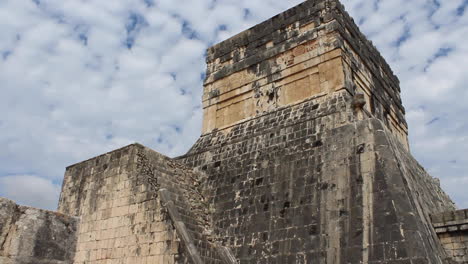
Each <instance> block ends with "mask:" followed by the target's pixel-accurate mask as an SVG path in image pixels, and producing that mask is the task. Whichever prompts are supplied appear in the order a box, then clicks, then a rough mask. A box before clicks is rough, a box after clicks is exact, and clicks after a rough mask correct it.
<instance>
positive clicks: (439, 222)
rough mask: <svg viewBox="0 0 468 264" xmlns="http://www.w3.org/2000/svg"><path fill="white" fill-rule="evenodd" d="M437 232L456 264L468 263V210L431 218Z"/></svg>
mask: <svg viewBox="0 0 468 264" xmlns="http://www.w3.org/2000/svg"><path fill="white" fill-rule="evenodd" d="M431 218H432V223H433V225H434V228H435V231H436V233H437V235H438V236H439V238H440V241H441V243H442V245H443V247H444V249H445V251H446V252H447V255H448V256H449V257H451V258H452V260H453V261H454V262H455V263H468V209H465V210H459V211H448V212H444V213H441V214H435V215H432V216H431Z"/></svg>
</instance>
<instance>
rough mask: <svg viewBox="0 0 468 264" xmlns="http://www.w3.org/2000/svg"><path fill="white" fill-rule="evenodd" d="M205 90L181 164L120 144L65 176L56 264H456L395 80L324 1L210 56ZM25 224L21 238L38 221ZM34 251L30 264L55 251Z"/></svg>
mask: <svg viewBox="0 0 468 264" xmlns="http://www.w3.org/2000/svg"><path fill="white" fill-rule="evenodd" d="M206 76H207V77H206V80H205V82H204V95H203V99H202V101H203V109H204V121H203V131H202V135H201V137H200V138H199V140H198V141H197V142H196V143H195V145H194V146H193V147H192V148H191V149H190V151H189V152H188V153H187V154H186V155H184V156H181V157H178V158H175V159H170V158H167V157H165V156H163V155H161V154H159V153H157V152H154V151H152V150H150V149H148V148H146V147H144V146H141V145H139V144H132V145H129V146H127V147H124V148H121V149H118V150H115V151H112V152H109V153H107V154H104V155H101V156H99V157H95V158H92V159H89V160H87V161H84V162H81V163H78V164H75V165H72V166H70V167H68V168H67V170H66V173H65V179H64V183H63V189H62V193H61V198H60V204H59V212H61V213H63V214H66V215H72V216H77V217H79V218H80V224H79V230H78V231H77V232H76V233H77V242H76V254H75V255H74V256H73V254H74V252H75V251H74V250H75V247H73V249H72V250H71V251H70V253H69V254H65V256H66V260H64V261H69V262H71V263H76V264H78V263H80V264H81V263H91V264H97V263H99V264H101V263H111V264H113V263H116V264H117V263H119V264H121V263H197V264H198V263H216V264H218V263H225V264H234V263H252V264H253V263H272V264H274V263H278V264H284V263H327V264H328V263H333V264H341V263H343V264H344V263H352V264H354V263H373V264H389V263H392V264H406V263H408V264H419V263H421V264H422V263H431V264H432V263H434V264H437V263H451V262H452V261H459V262H458V263H466V256H467V250H466V249H467V245H468V242H467V241H466V232H468V231H467V230H468V220H467V218H468V215H467V213H466V211H454V210H455V207H454V204H453V203H452V201H451V200H450V198H449V197H448V196H447V195H446V194H445V193H444V192H443V191H442V189H441V188H440V185H439V182H438V180H436V179H434V178H432V177H431V176H430V175H428V174H427V173H426V172H425V170H424V169H423V168H422V167H421V166H420V165H419V164H418V163H417V162H416V161H415V160H414V159H413V158H412V156H411V154H410V153H409V147H408V139H407V133H408V131H407V124H406V121H405V117H404V114H405V110H404V108H403V106H402V104H401V99H400V94H399V92H400V88H399V81H398V79H397V77H396V76H394V75H393V72H392V71H391V69H390V67H389V66H388V65H387V63H386V62H385V60H384V59H383V58H382V56H381V55H380V54H379V52H378V51H377V50H376V49H375V47H374V46H373V45H372V43H370V42H369V41H368V40H367V39H366V38H365V37H364V35H363V34H362V33H360V32H359V29H358V28H357V26H356V25H355V24H354V22H353V20H352V19H351V18H350V17H349V15H348V14H347V13H346V12H345V11H344V9H343V6H342V5H341V4H340V3H339V2H338V1H337V0H309V1H305V2H304V3H303V4H300V5H298V6H297V7H294V8H292V9H290V10H287V11H285V12H284V13H282V14H279V15H277V16H275V17H273V18H271V19H269V20H267V21H265V22H263V23H261V24H259V25H257V26H255V27H253V28H251V29H249V30H246V31H245V32H242V33H240V34H238V35H237V36H234V37H233V38H231V39H228V40H226V41H224V42H222V43H220V44H217V45H215V46H213V47H211V48H210V49H208V52H207V75H206ZM17 208H18V207H17V206H16V205H14V204H12V203H10V202H2V207H0V212H1V214H0V231H1V233H0V246H1V248H0V249H1V251H0V253H1V254H0V262H1V261H3V262H5V263H11V261H12V257H11V256H16V255H18V254H19V253H17V252H19V251H18V246H11V245H16V244H14V243H12V242H11V241H23V240H24V238H27V236H19V235H17V231H15V230H16V229H14V228H13V229H12V228H11V226H16V224H12V223H17V222H18V221H19V220H17V217H16V214H15V213H12V212H16V211H18V209H17ZM28 210H30V209H28ZM28 210H25V211H24V215H25V217H24V219H23V220H22V222H21V221H20V222H21V223H23V222H24V225H23V224H22V225H23V226H37V225H38V223H43V222H44V221H43V222H40V221H39V222H34V223H33V222H32V221H29V220H27V219H32V218H34V217H32V216H34V215H36V214H37V210H36V211H34V210H33V211H31V212H30V211H28ZM19 211H21V210H19ZM40 212H42V211H40ZM50 214H51V213H50V212H48V213H46V215H50ZM28 217H29V218H28ZM61 217H62V218H63V216H61ZM431 217H432V218H431ZM62 218H60V217H59V216H57V217H56V218H53V217H52V218H51V219H52V220H53V221H57V219H62ZM20 219H21V218H20ZM44 219H46V218H44ZM54 219H55V220H54ZM40 225H42V224H40ZM34 228H35V227H34ZM34 228H33V230H38V229H37V228H36V229H34ZM56 230H62V229H57V228H54V230H53V231H54V232H57V231H56ZM28 232H29V231H27V232H26V231H25V232H24V233H25V234H26V233H28ZM36 233H40V234H44V233H43V232H36V231H34V232H32V233H31V234H36ZM59 233H60V232H59ZM28 234H29V233H28ZM60 234H62V233H60ZM34 236H35V237H39V238H40V239H39V240H37V241H38V242H37V243H36V242H34V243H33V244H34V245H36V244H37V245H38V246H39V247H40V248H41V249H42V248H43V250H38V251H34V252H36V253H31V254H39V255H40V254H42V255H40V256H41V257H42V256H43V258H44V259H45V258H48V259H54V258H57V257H58V255H54V254H55V253H57V252H58V253H60V252H62V253H63V252H64V251H63V250H62V251H60V250H61V249H59V250H57V251H56V252H55V253H54V252H52V251H48V250H47V248H52V249H54V248H56V247H57V245H56V244H51V245H49V244H44V243H43V242H41V241H45V237H47V238H50V234H49V236H43V235H40V236H36V235H34ZM15 239H16V240H15ZM66 239H69V240H70V241H71V240H72V235H70V237H66ZM15 243H16V242H15ZM73 243H74V242H73ZM17 244H18V243H17ZM49 246H50V247H49ZM15 250H16V251H15ZM30 251H31V250H29V251H27V250H26V251H24V252H30ZM5 252H10V253H8V254H7V253H5ZM11 252H16V253H11ZM21 252H23V251H21ZM31 252H32V251H31ZM39 252H40V253H39ZM44 252H45V253H44ZM58 253H57V254H58ZM15 254H16V255H15ZM31 254H30V253H24V254H23V253H21V254H20V255H21V256H26V255H27V256H28V257H31V256H33V255H31ZM39 255H37V256H39ZM18 256H19V255H18ZM34 256H35V255H34ZM60 256H63V254H62V255H60ZM17 259H18V258H17ZM23 260H25V261H26V262H13V263H33V262H27V261H30V260H31V259H27V258H26V259H23ZM8 261H10V262H8ZM15 261H17V260H15ZM44 261H46V260H44ZM53 261H55V259H54V260H53ZM53 261H52V260H50V261H49V262H43V263H62V262H53ZM3 262H2V263H3ZM34 263H41V262H34ZM64 263H68V262H64Z"/></svg>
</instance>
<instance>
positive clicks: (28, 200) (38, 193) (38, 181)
mask: <svg viewBox="0 0 468 264" xmlns="http://www.w3.org/2000/svg"><path fill="white" fill-rule="evenodd" d="M0 195H2V196H5V197H8V198H10V199H13V200H14V201H15V202H17V203H18V204H22V205H28V206H34V207H38V208H44V209H49V210H56V209H57V203H58V198H59V195H60V186H59V185H57V184H54V183H53V182H52V181H50V180H46V179H44V178H41V177H38V176H34V175H10V176H5V177H0Z"/></svg>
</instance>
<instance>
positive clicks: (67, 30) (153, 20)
mask: <svg viewBox="0 0 468 264" xmlns="http://www.w3.org/2000/svg"><path fill="white" fill-rule="evenodd" d="M300 2H302V1H301V0H289V1H274V0H177V1H173V0H115V1H98V0H69V1H63V0H0V32H1V34H0V196H3V197H7V198H10V199H14V200H16V201H18V202H19V203H21V204H25V205H31V206H36V207H41V208H47V209H55V208H56V206H57V200H58V195H59V192H60V186H61V181H62V178H63V173H64V169H65V167H66V166H67V165H70V164H73V163H76V162H79V161H81V160H84V159H87V158H90V157H92V156H95V155H98V154H101V153H104V152H107V151H110V150H113V149H115V148H118V147H121V146H124V145H126V144H129V143H133V142H140V143H142V144H144V145H147V146H149V147H151V148H153V149H155V150H157V151H159V152H161V153H163V154H166V155H169V156H175V155H179V154H183V153H184V152H185V151H187V150H188V148H189V147H190V146H191V144H193V142H194V141H195V140H196V139H197V138H198V136H199V134H200V129H201V117H202V115H201V108H200V100H201V99H200V98H201V92H202V78H203V72H204V68H205V62H204V53H205V49H206V48H207V47H209V46H210V45H212V44H214V43H216V42H219V41H221V40H223V39H226V38H228V37H230V36H232V35H234V34H235V33H238V32H240V31H242V30H244V29H246V28H248V27H250V26H253V25H255V24H257V23H258V22H261V21H263V20H265V19H267V18H269V17H271V16H273V15H275V14H277V13H280V12H282V11H284V10H286V9H287V8H290V7H292V6H294V5H296V4H298V3H300ZM343 3H344V4H345V6H346V8H347V10H348V11H349V12H350V13H351V15H352V16H353V17H354V18H355V21H356V22H357V23H358V24H359V25H360V27H361V29H362V30H363V31H364V32H365V34H366V35H367V36H368V37H369V38H370V39H372V41H373V42H374V44H375V45H376V46H377V47H378V48H379V49H380V51H381V52H382V53H383V55H384V57H385V58H386V59H387V61H388V62H389V63H390V65H391V66H392V68H393V70H394V71H395V73H396V74H397V75H398V76H399V78H400V80H401V88H402V94H403V96H402V97H403V101H404V104H405V106H406V109H407V119H408V121H409V125H410V138H411V147H412V152H413V154H414V155H415V156H416V158H417V159H418V160H419V161H420V162H421V163H422V164H423V165H424V166H425V167H426V168H427V169H428V170H429V171H430V173H431V174H432V175H434V176H436V177H439V178H440V179H441V182H442V186H443V187H444V189H445V190H446V191H447V192H448V193H449V194H450V195H451V197H452V198H453V199H454V200H455V201H456V202H457V205H458V206H459V207H463V208H466V207H468V89H467V88H468V87H467V86H468V67H467V63H468V45H467V41H468V37H467V36H468V11H467V10H466V9H467V6H468V0H445V1H441V0H412V1H407V0H373V1H371V0H343Z"/></svg>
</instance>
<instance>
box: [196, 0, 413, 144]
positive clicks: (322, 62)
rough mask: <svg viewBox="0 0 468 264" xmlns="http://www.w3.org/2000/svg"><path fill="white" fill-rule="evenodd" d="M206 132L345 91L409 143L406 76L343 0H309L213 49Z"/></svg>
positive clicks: (205, 99) (205, 102)
mask: <svg viewBox="0 0 468 264" xmlns="http://www.w3.org/2000/svg"><path fill="white" fill-rule="evenodd" d="M207 64H208V67H207V75H206V80H205V91H204V96H203V107H204V123H203V133H210V132H211V131H213V130H214V129H230V128H231V127H232V126H233V125H235V124H238V123H239V122H243V121H245V120H247V119H250V118H254V117H256V116H259V115H262V114H264V113H265V112H268V111H271V110H273V109H275V108H278V107H282V106H287V105H293V104H296V103H300V102H301V101H304V100H307V99H311V98H312V97H317V96H326V95H331V94H332V93H334V92H335V91H338V90H340V89H346V90H348V91H349V92H350V93H351V94H355V93H362V94H363V95H365V100H366V103H367V104H366V106H365V107H364V112H365V114H366V115H368V116H372V117H375V118H378V119H380V120H382V121H384V122H385V123H386V124H387V126H388V127H389V128H391V131H392V133H393V134H395V135H397V138H398V139H399V140H400V141H401V142H402V143H403V144H404V145H405V146H406V147H407V148H408V142H407V133H408V131H407V124H406V121H405V118H404V113H405V110H404V108H403V106H402V103H401V98H400V94H399V91H400V88H399V81H398V79H397V77H396V76H394V75H393V72H392V71H391V69H390V67H389V66H388V65H387V63H386V62H385V60H384V59H383V58H382V56H381V55H380V53H379V52H378V51H377V50H376V48H375V47H374V46H373V45H372V44H371V43H370V42H369V41H368V40H367V39H366V38H365V37H364V35H363V34H362V33H361V32H360V31H359V29H358V28H357V26H356V25H355V24H354V22H353V21H352V19H351V18H350V17H349V15H348V14H347V13H346V11H344V8H343V6H342V5H341V4H340V3H339V2H338V1H336V0H310V1H305V2H304V3H303V4H300V5H298V6H296V7H293V8H291V9H290V10H287V11H285V12H283V13H282V14H279V15H277V16H275V17H273V18H271V19H269V20H267V21H265V22H263V23H261V24H259V25H256V26H254V27H252V28H251V29H249V30H246V31H244V32H242V33H240V34H238V35H236V36H234V37H232V38H230V39H228V40H226V41H223V42H221V43H219V44H217V45H215V46H213V47H211V48H210V49H208V55H207Z"/></svg>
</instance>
